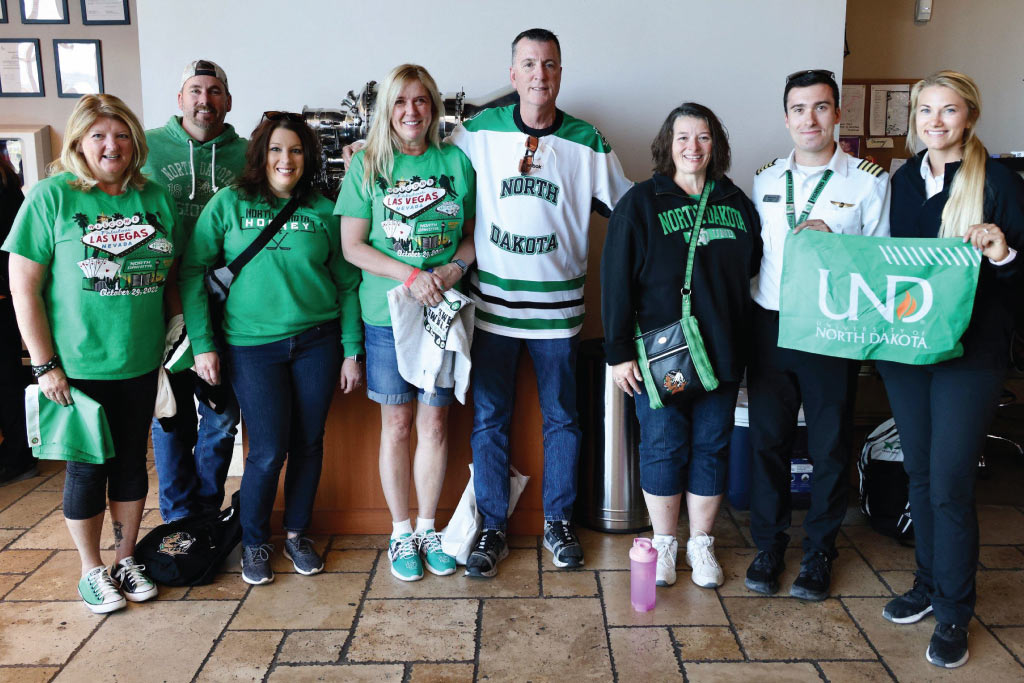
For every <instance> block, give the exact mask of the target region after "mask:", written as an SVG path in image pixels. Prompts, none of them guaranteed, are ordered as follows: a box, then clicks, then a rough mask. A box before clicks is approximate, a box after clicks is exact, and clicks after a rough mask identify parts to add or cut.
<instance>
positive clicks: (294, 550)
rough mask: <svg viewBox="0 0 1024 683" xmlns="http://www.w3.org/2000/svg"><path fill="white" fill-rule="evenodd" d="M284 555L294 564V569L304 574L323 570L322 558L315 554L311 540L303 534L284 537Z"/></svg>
mask: <svg viewBox="0 0 1024 683" xmlns="http://www.w3.org/2000/svg"><path fill="white" fill-rule="evenodd" d="M284 556H285V557H287V558H288V559H289V560H291V561H292V564H293V565H295V571H297V572H298V573H300V574H305V575H306V576H312V575H313V574H319V573H320V572H322V571H323V570H324V560H323V558H322V557H320V555H318V554H317V552H316V549H315V548H314V547H313V541H311V540H309V539H308V538H306V537H305V536H296V537H295V538H288V539H285V542H284Z"/></svg>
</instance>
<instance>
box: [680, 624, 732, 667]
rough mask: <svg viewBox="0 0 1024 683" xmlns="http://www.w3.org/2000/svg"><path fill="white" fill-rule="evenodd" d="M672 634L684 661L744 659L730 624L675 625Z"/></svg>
mask: <svg viewBox="0 0 1024 683" xmlns="http://www.w3.org/2000/svg"><path fill="white" fill-rule="evenodd" d="M672 635H673V636H675V639H676V642H677V643H679V648H680V651H681V653H682V658H683V660H684V661H706V660H722V659H743V653H742V652H740V646H739V644H737V642H736V636H734V635H733V633H732V630H730V629H729V627H728V626H675V627H673V628H672Z"/></svg>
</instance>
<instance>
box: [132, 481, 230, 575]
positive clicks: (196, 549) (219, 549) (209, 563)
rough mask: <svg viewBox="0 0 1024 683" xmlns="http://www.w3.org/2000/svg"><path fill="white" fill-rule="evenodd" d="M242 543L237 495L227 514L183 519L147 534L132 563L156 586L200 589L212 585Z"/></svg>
mask: <svg viewBox="0 0 1024 683" xmlns="http://www.w3.org/2000/svg"><path fill="white" fill-rule="evenodd" d="M241 540H242V525H241V522H239V520H238V493H237V492H236V493H235V494H234V495H233V496H231V507H229V508H227V509H226V510H223V511H221V512H217V513H211V514H207V515H194V516H191V517H185V518H184V519H179V520H176V521H174V522H171V523H169V524H161V525H160V526H158V527H157V528H155V529H153V530H152V531H150V532H149V533H148V534H146V535H145V537H143V538H142V540H140V541H139V542H138V543H137V544H136V545H135V560H136V561H137V562H139V563H140V564H144V565H145V566H146V574H148V575H149V577H150V578H151V579H153V580H154V581H156V582H157V583H159V584H163V585H165V586H202V585H204V584H208V583H213V579H214V577H216V576H217V572H218V571H220V567H221V565H222V564H223V563H224V559H225V558H226V557H227V556H228V555H229V554H230V553H231V551H232V550H234V549H235V546H236V545H238V543H239V542H240V541H241Z"/></svg>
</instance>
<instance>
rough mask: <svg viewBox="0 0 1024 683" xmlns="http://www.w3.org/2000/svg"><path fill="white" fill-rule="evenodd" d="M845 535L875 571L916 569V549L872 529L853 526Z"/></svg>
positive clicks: (846, 530)
mask: <svg viewBox="0 0 1024 683" xmlns="http://www.w3.org/2000/svg"><path fill="white" fill-rule="evenodd" d="M843 533H844V534H845V535H846V536H847V537H848V538H849V539H850V540H851V541H852V542H853V544H854V545H855V546H857V549H858V550H860V552H861V554H862V555H864V558H865V559H866V560H867V561H868V564H869V565H871V567H872V568H873V569H878V570H882V569H914V568H916V567H917V563H916V562H915V561H914V549H913V548H908V547H906V546H902V545H900V544H899V543H897V542H896V540H895V539H893V538H889V537H888V536H883V535H882V534H880V533H878V532H877V531H875V530H874V529H872V528H871V527H866V526H851V527H846V528H845V529H843Z"/></svg>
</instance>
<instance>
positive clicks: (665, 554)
mask: <svg viewBox="0 0 1024 683" xmlns="http://www.w3.org/2000/svg"><path fill="white" fill-rule="evenodd" d="M651 544H652V545H653V546H654V549H655V550H657V551H658V566H657V569H656V570H655V578H656V581H655V584H656V585H658V586H671V585H672V584H674V583H675V582H676V555H677V554H678V553H679V542H678V541H677V540H676V539H675V538H673V539H672V540H671V541H669V542H668V543H666V542H665V541H662V540H655V541H651Z"/></svg>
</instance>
